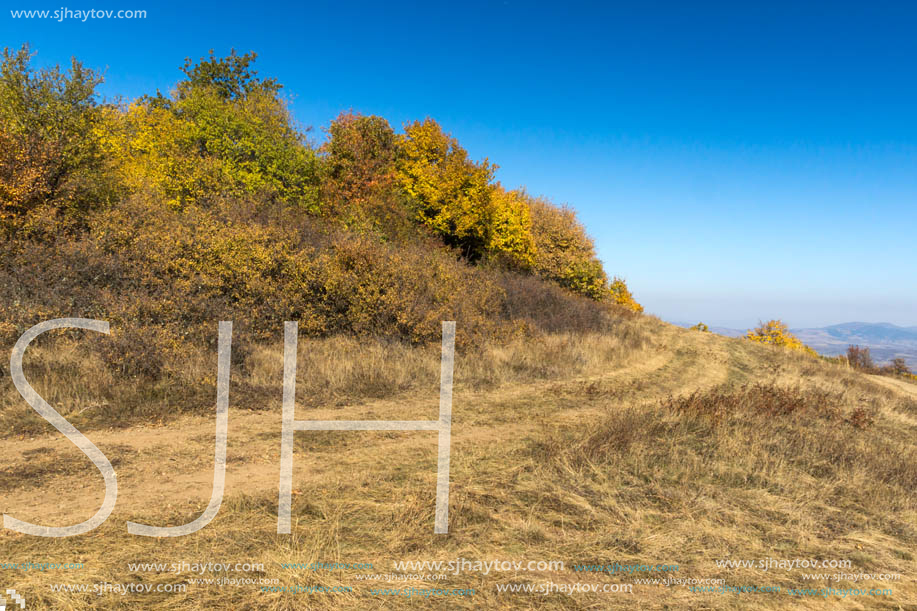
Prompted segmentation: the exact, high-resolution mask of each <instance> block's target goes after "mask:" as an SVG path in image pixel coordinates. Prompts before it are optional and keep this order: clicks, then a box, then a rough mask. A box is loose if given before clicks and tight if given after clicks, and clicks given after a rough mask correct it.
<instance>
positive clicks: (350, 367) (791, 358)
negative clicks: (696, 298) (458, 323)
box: [0, 317, 917, 609]
mask: <svg viewBox="0 0 917 611" xmlns="http://www.w3.org/2000/svg"><path fill="white" fill-rule="evenodd" d="M278 337H279V336H278ZM75 356H76V352H75V351H74V349H73V343H72V341H71V340H69V339H67V338H65V337H58V338H57V339H55V340H54V341H53V342H52V343H50V344H48V345H45V346H41V347H38V348H35V349H32V350H30V352H29V353H27V358H26V374H27V376H28V377H29V379H30V380H31V381H32V383H33V385H34V386H35V387H36V389H37V390H38V391H39V392H40V393H42V394H43V395H44V396H45V397H47V398H49V400H51V401H52V403H54V404H56V405H57V406H59V407H60V408H61V409H62V410H63V412H64V414H65V415H67V416H68V417H69V416H71V415H75V414H76V413H77V412H79V411H83V410H87V409H89V410H92V409H100V410H104V409H106V406H104V405H98V404H96V405H95V406H93V404H92V403H91V402H90V403H87V401H90V400H91V398H92V397H96V396H99V388H98V387H99V386H101V385H103V384H104V383H105V380H104V379H101V380H97V379H94V377H95V372H97V371H98V370H99V367H100V364H99V363H98V362H97V359H95V360H89V361H86V360H83V359H79V360H76V359H75ZM251 359H252V361H250V362H248V363H247V364H245V365H243V366H234V368H233V370H232V385H231V392H230V410H229V434H228V439H229V444H228V455H227V456H228V457H227V484H226V496H225V499H224V502H223V505H222V508H221V509H220V511H219V514H218V515H217V517H216V519H215V520H214V522H213V523H211V524H209V525H208V526H206V527H204V528H203V529H202V530H200V531H199V532H197V533H195V534H193V535H188V536H185V537H179V538H176V539H160V540H151V539H147V538H144V537H137V536H131V535H128V534H127V533H126V531H125V521H127V520H133V521H137V522H141V523H147V524H161V525H171V524H182V523H186V522H188V521H190V520H192V519H194V518H195V517H197V516H198V515H200V512H201V511H202V509H203V508H204V506H205V505H206V503H207V500H208V499H209V497H210V491H211V482H212V477H213V463H212V455H213V454H212V452H213V430H214V421H213V417H212V415H208V412H209V413H210V414H212V413H213V397H212V396H210V397H206V398H205V397H201V401H202V405H201V406H200V407H201V409H200V411H201V413H200V415H185V416H181V417H180V418H178V419H175V420H172V421H168V422H164V423H161V424H160V423H154V422H151V423H148V424H145V425H138V426H134V427H131V428H129V429H120V428H109V427H105V428H94V429H91V430H90V431H89V435H90V437H91V438H92V439H93V441H94V442H95V443H96V444H97V445H98V446H99V448H100V449H101V450H102V451H103V452H104V453H105V454H106V455H107V456H109V458H111V459H112V461H113V463H114V465H115V469H116V471H117V475H118V481H119V484H120V488H119V496H118V504H117V507H116V509H115V512H114V513H113V515H112V516H111V518H110V519H109V520H108V521H107V522H106V523H105V524H104V525H103V526H102V527H100V528H99V529H98V531H97V532H94V533H91V534H88V535H84V536H79V537H73V538H67V539H56V540H46V539H39V538H35V537H31V536H27V535H19V534H16V533H13V532H11V531H8V530H5V531H3V533H4V534H3V545H4V551H5V554H6V556H7V557H8V558H46V557H50V558H53V560H54V561H55V562H79V563H82V564H83V568H82V569H81V570H79V571H75V570H70V571H67V570H47V571H38V570H36V571H20V572H6V573H5V577H6V586H7V587H13V588H15V589H16V590H17V591H18V592H21V593H25V595H26V596H27V597H28V599H29V601H30V604H34V605H36V606H39V605H40V606H39V608H42V607H47V608H51V607H53V608H73V609H84V608H89V607H92V608H97V609H114V608H120V607H119V606H120V605H121V604H122V603H123V602H124V601H127V600H134V601H143V603H144V605H145V606H146V607H148V608H161V609H174V608H187V609H207V608H234V609H247V608H251V609H292V608H301V607H302V606H307V607H308V608H315V609H326V608H327V609H331V608H352V609H365V608H376V607H381V606H390V605H395V606H398V607H415V606H417V605H419V604H435V605H436V606H438V607H441V606H444V605H445V606H448V607H450V608H482V607H486V608H532V607H534V606H538V607H540V608H541V607H543V608H557V609H561V608H565V609H574V608H577V609H578V608H584V607H589V606H595V607H601V608H609V609H634V608H644V609H663V608H716V609H779V608H790V607H792V608H796V609H807V608H809V609H841V608H844V609H861V608H879V607H880V606H883V608H886V607H887V608H910V607H909V606H910V605H911V604H914V603H915V602H917V589H915V587H914V585H913V582H912V581H911V580H909V579H908V578H907V577H906V576H907V575H909V574H911V571H912V570H913V569H914V557H913V552H912V551H911V550H912V549H913V546H914V544H915V542H917V531H915V529H914V526H913V525H914V520H915V517H917V513H915V509H917V498H915V493H914V490H915V489H917V487H915V484H917V452H915V449H914V445H913V439H914V434H915V432H917V386H915V385H912V384H907V383H905V382H902V381H898V380H894V379H891V378H884V377H875V376H866V375H863V374H860V373H857V372H853V371H850V370H846V369H844V368H841V367H839V366H837V365H833V364H828V363H823V362H819V361H817V360H815V359H811V358H808V357H805V356H803V355H797V354H794V353H792V352H789V351H785V350H778V349H773V348H770V347H767V346H759V345H755V344H753V343H751V342H747V341H744V340H739V339H729V338H724V337H721V336H718V335H715V334H712V333H698V332H695V331H689V330H684V329H679V328H676V327H672V326H670V325H666V324H664V323H661V322H659V321H657V320H655V319H653V318H650V317H639V318H634V319H629V320H621V321H619V322H618V323H617V324H615V325H614V327H613V330H612V331H611V332H608V333H602V334H577V335H570V334H553V335H548V336H546V337H544V338H543V339H542V340H540V341H537V342H529V341H520V342H516V343H512V344H510V345H507V346H505V347H499V348H497V347H494V348H492V349H489V350H484V351H482V352H476V353H470V352H468V351H467V350H462V349H459V350H458V351H457V354H456V361H455V392H454V405H453V432H452V435H453V438H452V469H451V496H450V499H451V500H450V513H449V516H450V518H449V534H448V535H434V534H433V517H434V516H433V508H434V502H433V501H434V480H435V469H436V467H435V465H436V441H435V436H431V435H430V434H429V433H423V432H347V431H343V432H328V431H313V432H307V431H299V432H297V433H296V434H295V435H296V442H295V470H294V484H293V489H294V496H293V530H292V534H291V535H278V534H277V533H276V515H277V482H278V469H279V459H278V452H279V443H280V424H281V421H280V402H281V397H280V394H281V393H280V391H281V384H280V382H281V361H282V358H281V346H280V343H279V339H278V340H276V341H274V342H272V343H270V344H265V345H264V346H263V347H261V348H260V349H259V350H258V351H256V352H255V353H254V354H253V356H252V357H251ZM438 360H439V359H438V350H436V349H430V348H425V347H415V348H410V347H405V346H399V345H394V344H389V345H386V344H378V343H365V342H356V341H351V340H346V341H345V340H343V339H334V338H332V339H326V340H311V341H301V342H300V349H299V362H300V367H299V374H298V389H299V390H298V393H297V396H296V402H297V408H296V409H297V414H296V417H297V418H299V419H306V418H308V419H354V420H357V419H387V420H418V419H428V418H435V413H436V412H435V410H436V403H437V392H438V391H437V388H438V369H439V367H438V366H439V362H438ZM215 362H216V357H215V354H213V355H210V356H208V357H207V358H206V359H204V360H203V361H202V362H200V363H196V364H195V365H194V367H193V368H194V371H195V372H196V373H197V375H199V376H201V378H206V377H207V376H209V375H213V372H214V371H215ZM77 380H79V381H80V383H78V384H77V383H75V382H76V381H77ZM258 385H264V386H266V387H269V388H270V390H269V392H266V393H265V394H264V395H263V396H251V395H247V394H246V393H244V392H239V391H240V389H245V388H248V387H257V386H258ZM3 386H4V392H5V399H4V404H5V406H6V407H5V409H6V410H7V411H10V410H15V411H17V412H18V413H20V414H23V413H24V412H25V411H26V410H27V407H26V406H25V405H24V404H21V399H19V403H16V401H14V398H15V397H14V396H15V390H14V389H12V384H11V383H10V381H9V378H8V377H4V378H3ZM65 388H66V389H72V390H70V391H64V390H62V389H65ZM82 405H85V406H82ZM99 424H101V422H100V423H99ZM111 424H115V423H111ZM4 448H5V452H4V456H5V457H6V458H5V461H6V466H5V468H4V470H3V472H2V480H0V481H2V486H3V488H4V494H3V507H2V509H3V511H4V512H5V513H7V514H9V515H12V516H16V517H21V518H23V519H28V518H32V519H39V520H40V522H41V523H43V524H63V523H74V522H77V521H80V520H83V519H85V518H87V517H89V516H90V515H92V513H93V512H94V511H95V510H96V509H97V507H98V505H99V502H100V500H101V493H102V482H101V478H100V477H99V475H98V472H97V471H96V470H95V469H94V468H93V467H92V465H91V464H89V462H88V461H87V460H86V459H85V458H84V457H82V455H81V454H80V453H79V452H78V451H77V450H76V449H75V448H74V447H73V446H72V445H71V444H70V443H69V442H68V441H66V440H65V439H63V438H62V437H61V436H60V435H59V434H58V433H56V432H54V431H53V430H51V428H50V426H48V425H46V424H44V425H43V426H39V427H37V428H36V429H35V430H34V432H33V433H31V434H30V435H29V436H22V435H20V436H16V437H13V436H9V435H8V436H7V438H6V439H5V440H4ZM460 558H464V559H468V560H469V561H492V560H515V561H525V562H528V561H533V560H534V561H541V560H544V561H558V560H559V561H563V562H564V563H565V568H564V569H563V570H559V569H557V568H555V569H553V570H537V569H536V570H532V571H528V572H526V571H515V572H514V571H509V572H499V571H492V572H489V573H488V574H483V573H482V571H477V572H476V571H474V570H472V569H470V568H469V569H468V570H466V571H464V572H460V573H459V574H449V575H447V576H446V577H445V578H444V579H443V580H441V581H430V580H429V579H427V580H424V579H422V578H421V579H417V578H410V577H409V578H408V579H407V581H402V582H395V583H393V582H386V581H379V580H375V581H374V580H372V579H370V580H367V579H366V577H365V576H366V575H370V576H372V575H374V574H393V573H397V574H409V575H410V574H415V573H420V572H423V573H436V571H435V570H430V569H427V570H425V571H420V570H416V571H412V570H403V569H402V570H396V569H394V568H393V562H401V561H418V562H421V561H449V560H456V559H460ZM768 558H771V559H794V558H805V559H819V560H824V561H826V562H835V561H837V560H843V561H848V560H849V561H850V563H851V565H850V567H849V568H846V569H844V570H843V571H841V572H844V573H849V574H854V573H856V574H864V573H867V574H875V573H883V574H884V573H895V574H901V575H904V576H905V577H904V578H903V579H901V580H900V581H892V582H879V581H873V582H869V583H868V584H866V585H868V586H869V587H883V588H884V587H887V588H891V589H892V590H893V593H892V594H891V595H886V596H878V597H866V596H852V595H851V596H847V597H838V596H828V597H825V596H822V595H802V596H800V595H793V594H790V593H788V590H789V589H790V588H820V587H842V588H852V587H855V586H856V585H857V584H855V583H854V582H853V581H852V579H853V578H852V577H851V578H850V580H844V579H842V580H841V581H839V582H832V581H825V580H815V581H810V580H805V579H804V578H803V574H808V572H807V571H806V570H805V569H801V568H795V569H793V570H783V569H781V570H776V569H772V570H770V571H764V570H761V569H759V568H726V567H718V566H717V564H716V561H717V560H726V559H729V560H751V561H755V562H757V561H759V560H765V559H768ZM206 561H220V562H233V563H235V562H243V563H245V562H247V563H256V564H263V565H264V566H263V568H262V569H260V570H258V571H255V572H252V573H234V574H232V575H231V577H233V578H257V579H260V578H265V579H278V580H279V583H278V584H276V585H275V586H273V587H294V586H297V585H298V586H302V587H308V586H324V587H327V588H331V589H333V588H335V587H338V586H340V587H343V588H352V591H343V592H341V591H337V592H331V591H328V592H321V593H319V592H313V593H305V592H300V593H296V594H294V593H290V592H276V591H275V592H261V591H260V590H259V588H260V587H261V586H257V585H235V586H225V585H224V586H223V587H218V586H216V585H206V584H196V583H195V582H194V581H193V579H196V578H200V577H202V576H203V577H208V578H213V577H215V575H213V574H212V573H204V574H203V575H191V574H188V572H187V571H186V572H184V573H176V572H169V571H168V570H164V572H161V573H157V572H155V571H152V572H150V571H143V570H140V569H137V567H134V568H133V569H131V568H130V567H129V566H128V564H129V563H131V564H133V563H166V564H168V563H173V562H206ZM317 562H323V563H335V562H337V563H371V564H372V569H369V568H360V569H349V568H348V569H338V570H312V569H309V568H293V569H290V568H283V567H282V566H281V565H282V564H285V563H302V564H303V565H307V564H312V563H317ZM613 563H619V564H621V565H628V566H632V565H656V564H667V565H678V571H677V572H673V573H671V574H668V575H666V574H663V575H660V574H651V573H650V574H647V573H644V574H637V575H626V574H625V575H621V574H615V575H609V574H597V573H589V572H583V571H582V570H580V571H578V570H577V569H576V568H573V567H575V566H581V565H599V564H601V565H612V564H613ZM442 572H445V571H442ZM813 572H816V571H813ZM818 572H821V571H818ZM830 572H831V573H836V572H838V571H837V570H836V569H834V570H832V571H830ZM224 576H225V575H224ZM665 577H671V578H672V579H673V580H679V579H680V580H689V579H702V580H703V579H724V580H725V584H726V585H729V586H734V587H752V586H757V587H760V588H765V587H778V586H779V587H780V588H782V591H781V592H780V593H762V592H736V591H732V592H727V593H699V592H692V591H690V589H689V586H686V585H684V584H685V583H690V582H686V581H682V582H678V581H675V582H674V584H673V585H668V586H667V585H650V584H644V583H635V580H636V579H643V578H665ZM59 583H67V584H92V583H110V584H117V583H140V584H185V585H186V587H187V591H186V592H183V593H170V594H159V593H156V592H152V593H145V594H137V593H128V594H126V595H124V596H126V597H128V598H125V597H124V596H121V595H117V594H103V595H96V594H89V593H82V594H81V593H62V592H53V591H52V590H51V588H50V586H51V584H59ZM576 583H580V584H605V583H609V584H614V583H617V584H631V585H632V586H633V588H632V592H631V593H621V592H618V593H601V592H600V593H594V594H593V593H585V592H576V593H572V594H570V593H562V592H559V591H556V590H555V591H554V593H550V594H547V595H544V594H538V593H524V592H516V593H510V592H499V591H498V587H504V586H506V585H507V584H511V585H514V586H517V587H521V586H518V584H533V585H534V586H535V587H538V588H541V587H549V586H546V585H545V584H555V586H557V584H567V585H568V586H571V587H572V584H576ZM859 585H860V586H862V585H863V583H862V582H861V583H860V584H859ZM401 586H414V587H417V588H427V589H429V588H432V587H436V588H446V587H448V588H460V589H474V592H475V593H474V595H473V596H471V595H467V596H453V597H450V598H449V600H448V602H443V599H442V597H441V596H440V597H439V598H438V599H436V598H434V599H433V600H431V599H426V600H424V599H423V598H422V595H420V594H418V595H417V596H415V597H413V598H412V600H408V599H407V598H406V597H404V596H383V595H379V594H373V592H374V591H376V589H377V588H386V587H401Z"/></svg>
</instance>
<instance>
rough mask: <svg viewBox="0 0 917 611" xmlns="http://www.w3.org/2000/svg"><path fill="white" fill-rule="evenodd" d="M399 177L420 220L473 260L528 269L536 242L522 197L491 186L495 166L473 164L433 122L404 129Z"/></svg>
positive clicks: (464, 152)
mask: <svg viewBox="0 0 917 611" xmlns="http://www.w3.org/2000/svg"><path fill="white" fill-rule="evenodd" d="M399 141H400V142H399V145H400V146H399V151H398V158H397V171H396V178H397V180H398V184H399V185H400V186H401V188H402V189H403V190H404V192H405V193H406V194H407V195H408V196H409V197H410V198H411V201H412V202H413V205H414V215H415V218H416V220H417V221H418V222H419V223H421V224H422V225H425V226H427V227H429V228H430V229H432V230H433V231H434V232H436V233H437V234H439V235H440V236H442V238H443V240H444V241H445V242H446V243H447V244H449V245H451V246H456V247H458V248H459V249H461V251H462V253H463V255H464V256H465V257H466V258H468V259H469V260H471V261H477V260H479V259H481V258H483V257H485V256H487V255H497V256H502V257H505V258H507V259H509V260H512V261H515V262H517V263H519V264H520V265H523V266H524V265H528V264H529V262H530V261H531V259H532V254H533V253H532V242H531V239H530V237H529V236H528V235H527V234H528V233H529V218H528V214H527V211H526V210H525V209H524V207H523V206H521V205H519V200H518V197H516V196H515V195H513V194H512V193H511V192H507V191H505V190H503V189H502V187H500V186H499V185H495V184H493V178H494V171H495V170H496V166H495V165H493V164H491V163H490V162H488V161H487V160H486V159H485V160H484V161H481V162H475V161H472V160H471V159H469V158H468V152H467V151H466V150H465V149H463V148H462V147H461V146H459V143H458V141H457V140H456V139H455V138H452V137H451V136H449V135H448V134H446V133H445V132H443V130H442V128H441V127H440V126H439V124H438V123H437V122H436V121H434V120H433V119H426V120H424V121H423V122H420V121H416V122H414V123H410V124H408V125H406V126H405V133H404V135H403V136H402V137H401V138H399Z"/></svg>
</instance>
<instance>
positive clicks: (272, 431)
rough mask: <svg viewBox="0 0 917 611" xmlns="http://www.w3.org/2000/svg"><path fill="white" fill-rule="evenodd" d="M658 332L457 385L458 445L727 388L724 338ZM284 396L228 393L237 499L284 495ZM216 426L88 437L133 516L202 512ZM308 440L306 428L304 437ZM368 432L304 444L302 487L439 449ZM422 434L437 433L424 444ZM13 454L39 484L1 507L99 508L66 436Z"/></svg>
mask: <svg viewBox="0 0 917 611" xmlns="http://www.w3.org/2000/svg"><path fill="white" fill-rule="evenodd" d="M660 339H661V340H662V341H661V342H660V348H659V349H658V350H655V351H648V352H647V354H646V355H645V358H641V359H639V360H636V361H635V362H634V363H633V364H630V365H627V366H624V367H621V368H618V369H612V370H610V371H607V372H602V373H595V374H591V375H584V376H579V377H574V378H571V379H567V380H563V381H557V380H544V381H537V382H531V383H525V384H514V385H512V386H509V387H500V388H496V389H493V390H489V391H468V390H463V389H461V388H458V389H456V393H455V399H454V409H453V413H454V425H453V447H454V448H460V447H462V446H463V444H475V445H476V446H479V445H480V444H487V443H499V442H500V441H501V439H503V438H505V435H506V423H508V422H512V428H513V434H514V435H525V434H528V433H531V432H533V431H535V429H536V428H537V426H538V424H537V423H536V422H535V421H534V419H533V418H531V417H527V416H530V415H531V409H532V406H540V408H542V409H543V410H547V412H550V417H551V419H552V420H553V421H555V422H563V423H564V424H574V423H579V422H584V423H587V422H594V421H595V418H596V417H598V416H601V413H602V412H603V411H604V410H607V409H608V407H609V403H611V404H612V406H613V405H614V404H619V405H622V406H626V405H631V404H646V403H647V402H655V401H658V400H659V399H661V398H663V397H665V396H668V395H671V394H681V393H690V392H693V391H694V390H697V389H700V388H705V387H709V386H712V385H715V384H719V383H721V382H723V381H724V380H725V379H726V378H727V375H728V370H729V361H730V357H729V354H728V351H727V350H726V348H725V346H724V344H723V342H722V341H717V339H716V338H714V337H713V336H711V337H709V338H702V341H701V342H698V341H697V338H696V337H692V338H691V345H690V346H689V345H688V344H687V343H686V341H685V339H684V335H683V334H682V333H680V332H674V331H667V332H664V333H663V334H662V336H661V338H660ZM698 345H700V346H701V347H702V352H703V353H702V354H701V353H699V352H698ZM431 397H432V399H424V400H422V401H421V400H417V399H410V400H404V399H399V400H378V401H371V402H366V403H362V404H359V405H353V406H348V407H344V408H334V409H311V410H306V409H304V408H302V407H298V410H297V417H298V418H300V419H304V418H305V417H307V416H308V417H309V418H310V419H354V420H359V419H375V420H388V419H393V420H394V419H406V418H409V419H431V418H435V412H434V411H433V410H435V395H431ZM584 397H585V400H584ZM277 403H278V405H276V406H275V408H272V409H268V410H264V411H246V410H244V409H239V408H238V406H236V408H235V409H233V407H234V406H233V405H232V395H231V394H230V416H229V442H228V449H227V469H226V496H227V497H230V496H232V495H234V494H238V493H239V492H245V493H246V494H257V493H263V492H269V491H276V490H277V486H278V479H279V449H280V448H279V446H280V433H281V420H280V405H279V397H278V402H277ZM495 410H500V417H497V418H494V412H495ZM501 421H503V422H502V423H501ZM214 427H215V423H214V419H213V418H212V417H205V416H185V417H182V418H180V419H178V420H176V421H174V422H171V423H169V424H167V425H163V426H141V427H133V428H131V429H127V430H123V429H119V430H96V431H91V432H89V433H88V436H89V437H90V439H92V441H93V442H94V443H95V444H96V445H97V446H98V447H99V448H100V449H101V450H102V451H103V452H104V453H105V454H106V455H107V456H108V457H109V459H110V460H112V461H113V462H114V461H116V460H117V461H118V462H116V463H115V470H116V473H117V475H118V484H119V490H118V493H119V494H118V505H117V511H118V512H119V513H126V514H128V515H131V514H133V513H136V512H141V513H147V514H149V513H150V512H152V513H157V509H159V510H173V509H175V508H177V507H183V508H187V509H188V511H198V510H203V508H204V507H205V506H206V504H207V502H208V501H209V498H210V493H211V488H212V479H213V451H214V446H213V439H214V437H213V435H214ZM321 434H327V433H321ZM301 435H302V433H297V438H299V437H300V436H301ZM350 435H353V433H350ZM361 435H364V437H363V438H362V439H364V440H366V441H370V440H371V443H360V444H347V447H346V448H344V449H342V450H340V451H336V452H335V453H336V454H337V455H340V459H338V460H335V461H330V462H329V461H327V460H326V459H325V458H324V457H322V456H321V455H319V454H316V453H315V452H311V453H310V452H307V451H303V450H302V449H301V448H299V449H297V450H296V453H297V457H296V471H295V473H296V475H295V480H294V488H295V487H296V485H302V484H304V483H305V482H308V481H309V480H312V479H316V478H323V477H329V475H330V474H331V473H332V472H335V471H337V472H338V475H340V471H341V466H342V465H346V464H347V463H352V462H353V463H356V462H360V461H361V460H364V461H365V460H366V456H365V454H369V453H372V454H375V455H378V454H379V453H380V452H386V453H388V452H395V451H399V450H406V449H407V448H413V447H420V448H423V447H425V445H429V447H430V450H431V451H435V449H434V448H435V440H434V437H433V436H432V435H431V434H424V433H397V434H392V433H387V434H379V433H377V434H371V433H370V434H367V433H362V434H361ZM366 435H371V437H368V436H366ZM417 435H424V436H425V437H426V438H429V439H427V440H426V441H424V442H418V438H417ZM419 444H424V445H419ZM4 450H5V452H4V454H5V456H6V457H7V460H12V463H13V464H12V465H10V466H9V467H7V468H6V469H5V475H6V481H7V482H8V483H10V482H15V481H17V474H20V473H25V474H28V473H34V474H35V475H34V479H33V481H26V482H25V483H23V484H21V485H10V486H7V489H6V490H4V491H3V494H2V496H0V499H2V500H0V509H2V511H3V512H5V513H9V514H10V515H13V516H16V517H20V519H26V520H29V521H36V522H39V523H42V524H48V525H60V524H67V523H76V522H78V521H82V520H84V519H86V518H88V517H90V516H91V515H92V514H93V513H94V512H95V511H96V510H97V508H98V507H99V505H100V503H101V500H102V497H103V493H104V489H103V486H102V480H101V478H100V477H99V474H98V472H97V471H96V470H95V468H94V467H93V466H92V464H91V463H89V461H88V460H86V459H85V457H83V455H82V454H81V453H80V452H79V451H78V450H76V449H75V448H74V446H73V445H72V444H71V443H70V442H69V441H68V440H67V439H65V438H64V437H63V436H61V435H57V434H54V435H48V436H42V437H36V438H29V439H11V440H6V441H5V442H4ZM21 479H22V478H21V477H19V480H20V481H21ZM39 490H41V491H42V492H44V493H47V494H41V493H39V492H38V491H39ZM37 494H41V498H43V499H44V501H43V502H41V503H40V505H39V506H36V496H37ZM38 516H40V520H39V518H38Z"/></svg>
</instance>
